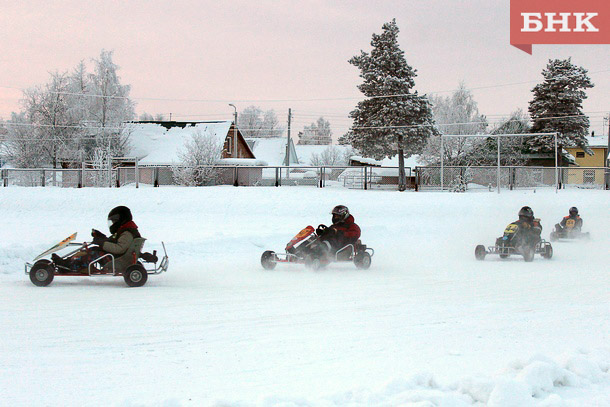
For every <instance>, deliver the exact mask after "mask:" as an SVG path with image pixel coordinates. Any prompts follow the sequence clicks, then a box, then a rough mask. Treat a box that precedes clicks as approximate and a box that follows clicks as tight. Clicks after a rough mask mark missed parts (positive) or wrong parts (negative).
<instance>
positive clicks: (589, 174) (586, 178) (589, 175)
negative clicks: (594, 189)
mask: <svg viewBox="0 0 610 407" xmlns="http://www.w3.org/2000/svg"><path fill="white" fill-rule="evenodd" d="M582 181H583V182H584V183H585V184H593V183H594V182H595V170H583V172H582Z"/></svg>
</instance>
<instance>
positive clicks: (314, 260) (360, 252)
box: [261, 225, 375, 270]
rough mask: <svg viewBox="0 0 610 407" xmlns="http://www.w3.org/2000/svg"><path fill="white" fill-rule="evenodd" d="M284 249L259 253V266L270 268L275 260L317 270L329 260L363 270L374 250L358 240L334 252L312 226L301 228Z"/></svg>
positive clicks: (275, 264) (271, 268) (274, 264)
mask: <svg viewBox="0 0 610 407" xmlns="http://www.w3.org/2000/svg"><path fill="white" fill-rule="evenodd" d="M322 226H323V225H320V227H319V228H318V230H321V229H322V228H321V227H322ZM322 230H323V229H322ZM285 250H286V251H285V253H276V252H274V251H272V250H267V251H265V252H264V253H263V254H262V256H261V265H262V266H263V268H265V269H266V270H273V269H274V268H275V266H277V264H278V263H295V264H305V266H306V267H308V268H311V269H313V270H319V269H321V268H322V267H325V266H326V265H328V264H329V263H331V262H353V263H354V264H355V265H356V267H357V268H359V269H364V270H366V269H368V268H369V267H371V258H372V257H373V255H374V254H375V250H373V249H372V248H370V247H367V246H366V245H364V244H362V242H361V241H360V240H358V241H357V242H355V243H354V244H348V245H345V246H343V247H341V248H340V249H339V250H336V251H335V250H333V249H332V248H331V245H330V244H329V242H328V241H326V240H322V239H320V236H319V235H318V233H317V232H316V230H315V229H314V228H313V226H307V227H306V228H304V229H303V230H301V231H300V232H299V233H298V234H297V235H296V236H295V237H294V238H292V240H290V242H288V244H287V245H286V249H285Z"/></svg>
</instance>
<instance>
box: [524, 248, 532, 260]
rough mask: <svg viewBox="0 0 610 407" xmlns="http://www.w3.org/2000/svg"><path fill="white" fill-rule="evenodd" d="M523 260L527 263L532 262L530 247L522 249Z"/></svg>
mask: <svg viewBox="0 0 610 407" xmlns="http://www.w3.org/2000/svg"><path fill="white" fill-rule="evenodd" d="M523 260H525V261H526V262H528V263H529V262H531V261H534V249H533V248H532V247H524V248H523Z"/></svg>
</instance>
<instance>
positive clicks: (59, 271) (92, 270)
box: [25, 242, 169, 277]
mask: <svg viewBox="0 0 610 407" xmlns="http://www.w3.org/2000/svg"><path fill="white" fill-rule="evenodd" d="M89 245H90V243H87V242H83V243H76V242H71V243H69V244H68V247H77V246H78V248H77V249H74V250H72V251H70V252H68V253H66V254H65V255H63V256H61V258H62V259H66V258H69V257H71V256H73V255H74V254H76V253H78V252H79V251H81V250H83V249H84V250H88V247H89ZM161 245H162V246H163V252H164V255H163V257H162V258H161V261H160V262H158V264H157V263H151V262H141V263H142V266H143V267H144V269H145V270H146V273H147V274H148V275H156V274H161V273H163V272H166V271H167V269H168V267H169V257H168V256H167V250H166V249H165V243H164V242H161ZM105 258H109V259H110V261H111V264H112V272H109V271H108V272H106V271H104V269H103V267H101V268H98V267H95V265H96V264H98V263H100V262H101V261H102V260H103V259H105ZM114 260H115V259H114V255H113V254H111V253H106V254H104V255H102V256H100V257H98V258H96V259H93V260H92V261H90V262H89V264H88V265H87V273H82V272H72V271H68V270H65V269H64V268H62V267H60V266H57V265H55V264H54V267H55V272H54V273H53V274H54V275H56V276H85V277H87V276H88V277H93V276H95V277H98V276H108V277H115V276H122V275H123V271H117V270H116V267H115V265H114ZM136 261H137V259H136ZM34 264H35V263H30V262H26V263H25V274H30V270H31V269H32V267H33V266H34ZM134 264H137V263H136V262H134ZM151 264H154V267H150V265H151ZM147 266H148V267H147Z"/></svg>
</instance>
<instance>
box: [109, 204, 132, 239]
mask: <svg viewBox="0 0 610 407" xmlns="http://www.w3.org/2000/svg"><path fill="white" fill-rule="evenodd" d="M132 219H133V216H131V211H130V210H129V208H128V207H126V206H117V207H116V208H114V209H112V210H111V211H110V212H109V213H108V228H109V229H110V233H112V234H115V233H116V232H118V231H119V228H120V227H121V226H123V225H124V224H126V223H127V222H129V221H130V220H132Z"/></svg>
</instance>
